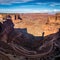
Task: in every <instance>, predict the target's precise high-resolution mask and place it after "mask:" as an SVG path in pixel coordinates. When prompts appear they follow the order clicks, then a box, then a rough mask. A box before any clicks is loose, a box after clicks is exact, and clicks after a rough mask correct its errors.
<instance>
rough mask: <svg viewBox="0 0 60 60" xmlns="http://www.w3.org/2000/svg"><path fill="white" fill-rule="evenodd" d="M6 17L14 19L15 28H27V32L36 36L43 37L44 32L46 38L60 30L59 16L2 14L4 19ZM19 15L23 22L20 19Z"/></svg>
mask: <svg viewBox="0 0 60 60" xmlns="http://www.w3.org/2000/svg"><path fill="white" fill-rule="evenodd" d="M0 15H1V14H0ZM6 15H10V16H11V17H12V21H13V23H14V25H15V26H14V27H15V28H27V32H28V33H31V34H33V35H35V36H41V35H42V32H45V36H46V35H49V34H51V33H55V32H56V31H57V30H58V28H60V17H59V14H56V15H49V14H39V13H37V14H33V13H31V14H2V16H3V17H5V16H6ZM18 15H19V16H20V18H21V19H22V20H21V19H18ZM15 17H16V19H15Z"/></svg>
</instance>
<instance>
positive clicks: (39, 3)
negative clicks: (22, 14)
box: [36, 2, 48, 5]
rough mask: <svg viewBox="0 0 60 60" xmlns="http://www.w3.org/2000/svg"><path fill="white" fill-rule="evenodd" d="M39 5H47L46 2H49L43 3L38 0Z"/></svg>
mask: <svg viewBox="0 0 60 60" xmlns="http://www.w3.org/2000/svg"><path fill="white" fill-rule="evenodd" d="M36 4H37V5H42V4H43V5H45V4H48V3H41V2H38V3H36Z"/></svg>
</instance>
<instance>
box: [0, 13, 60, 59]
mask: <svg viewBox="0 0 60 60" xmlns="http://www.w3.org/2000/svg"><path fill="white" fill-rule="evenodd" d="M0 39H1V40H0V57H1V59H2V60H52V59H54V58H55V57H56V56H59V55H60V43H59V42H60V13H56V14H48V13H20V14H19V13H14V14H13V13H1V14H0Z"/></svg>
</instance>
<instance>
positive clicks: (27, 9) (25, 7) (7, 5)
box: [0, 0, 60, 13]
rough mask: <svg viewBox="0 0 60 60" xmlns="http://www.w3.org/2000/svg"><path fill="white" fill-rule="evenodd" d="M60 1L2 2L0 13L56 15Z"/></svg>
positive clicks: (2, 0) (11, 0)
mask: <svg viewBox="0 0 60 60" xmlns="http://www.w3.org/2000/svg"><path fill="white" fill-rule="evenodd" d="M56 12H60V0H0V13H56Z"/></svg>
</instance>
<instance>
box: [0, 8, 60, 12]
mask: <svg viewBox="0 0 60 60" xmlns="http://www.w3.org/2000/svg"><path fill="white" fill-rule="evenodd" d="M57 12H60V10H59V9H53V10H47V9H45V10H39V9H28V8H22V9H0V13H57Z"/></svg>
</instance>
